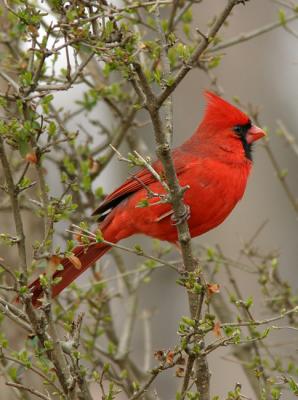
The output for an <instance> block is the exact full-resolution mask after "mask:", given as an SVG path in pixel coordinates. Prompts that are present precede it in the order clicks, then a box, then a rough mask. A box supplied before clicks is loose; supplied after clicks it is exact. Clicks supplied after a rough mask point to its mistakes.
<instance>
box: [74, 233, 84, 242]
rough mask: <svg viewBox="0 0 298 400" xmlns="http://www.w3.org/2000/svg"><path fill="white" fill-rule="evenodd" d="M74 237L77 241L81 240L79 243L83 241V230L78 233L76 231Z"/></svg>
mask: <svg viewBox="0 0 298 400" xmlns="http://www.w3.org/2000/svg"><path fill="white" fill-rule="evenodd" d="M74 239H75V240H76V241H77V242H79V243H82V241H83V240H82V232H77V233H75V234H74Z"/></svg>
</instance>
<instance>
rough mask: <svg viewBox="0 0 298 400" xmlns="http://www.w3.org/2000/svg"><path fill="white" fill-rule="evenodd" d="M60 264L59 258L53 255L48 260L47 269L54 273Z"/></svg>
mask: <svg viewBox="0 0 298 400" xmlns="http://www.w3.org/2000/svg"><path fill="white" fill-rule="evenodd" d="M60 263H61V258H60V257H59V256H57V255H56V254H53V255H52V256H51V258H50V259H49V267H50V269H51V270H52V271H53V272H55V271H56V267H57V265H59V264H60Z"/></svg>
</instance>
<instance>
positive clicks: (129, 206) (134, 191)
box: [30, 92, 265, 304]
mask: <svg viewBox="0 0 298 400" xmlns="http://www.w3.org/2000/svg"><path fill="white" fill-rule="evenodd" d="M205 96H206V99H207V107H206V111H205V115H204V117H203V120H202V122H201V124H200V125H199V126H198V128H197V130H196V131H195V132H194V134H193V135H192V137H191V138H190V139H188V140H187V141H186V142H185V143H183V144H182V145H181V146H180V147H177V148H175V149H174V150H173V152H172V157H173V160H174V164H175V168H176V173H177V176H178V179H179V182H180V185H181V186H186V185H188V186H189V189H188V190H187V191H186V192H185V195H184V202H185V204H186V205H187V206H188V207H189V210H190V217H189V220H188V224H189V229H190V233H191V236H192V237H195V236H198V235H201V234H203V233H205V232H207V231H209V230H210V229H212V228H215V227H216V226H218V225H219V224H220V223H221V222H223V221H224V220H225V218H226V217H227V216H228V215H229V214H230V212H231V211H232V210H233V208H234V207H235V205H236V204H237V203H238V201H239V200H240V199H241V198H242V196H243V194H244V191H245V187H246V183H247V178H248V175H249V172H250V170H251V167H252V145H253V142H255V141H256V140H258V139H260V138H261V137H263V136H264V135H265V132H264V131H263V130H262V129H260V128H258V127H257V126H255V125H253V124H252V123H251V121H250V119H249V118H248V116H247V115H245V114H244V113H243V112H242V111H240V110H238V109H237V108H236V107H234V106H232V105H231V104H229V103H227V102H226V101H225V100H223V99H222V98H220V97H218V96H216V95H215V94H213V93H210V92H206V93H205ZM153 167H154V169H155V170H156V171H157V172H158V173H159V174H161V173H162V165H161V163H160V161H155V162H154V164H153ZM146 187H147V188H148V189H150V190H151V191H153V192H154V193H158V194H164V193H165V191H164V189H163V187H162V185H161V184H160V182H158V181H157V180H156V179H155V178H154V177H153V175H152V174H151V173H150V172H149V171H148V170H147V169H145V168H143V169H141V170H140V171H139V172H138V173H137V174H136V175H135V176H134V177H131V178H129V179H128V180H126V181H125V182H124V184H123V185H122V186H120V187H119V188H118V189H116V190H115V191H114V192H113V193H112V194H110V195H109V196H107V197H106V198H105V200H104V201H103V202H102V203H101V204H100V205H99V207H98V208H97V209H96V210H95V211H94V213H93V214H94V215H95V214H98V215H100V223H99V229H100V230H101V232H102V234H103V236H104V239H105V240H107V241H109V242H113V243H117V242H118V241H120V240H121V239H124V238H127V237H129V236H131V235H134V234H135V233H143V234H145V235H147V236H151V237H153V238H157V239H160V240H167V241H168V242H171V243H175V242H176V241H177V229H176V227H175V226H174V224H173V221H172V209H171V205H170V204H168V203H166V204H160V203H159V204H156V205H152V204H153V203H154V202H157V201H158V200H159V199H158V198H156V197H155V198H151V199H148V202H149V203H150V205H152V206H148V207H144V208H140V207H138V204H139V202H140V201H141V200H144V199H146V198H147V193H148V191H147V190H146ZM109 248H110V247H109V246H108V245H106V244H103V243H94V244H90V245H89V246H88V247H87V248H84V247H83V246H78V247H76V248H75V249H74V250H73V253H74V255H75V256H76V257H78V258H79V260H80V262H81V268H79V269H78V268H75V266H74V265H73V263H72V262H71V259H69V258H64V259H63V260H61V264H62V265H63V267H64V269H63V270H62V271H61V270H59V271H56V272H55V273H54V275H53V277H54V278H56V277H60V278H62V279H61V280H60V282H59V283H58V284H56V285H54V286H53V287H52V296H53V297H55V296H57V295H58V294H59V293H60V292H61V291H62V290H63V289H64V288H65V287H67V286H68V285H69V284H70V283H71V282H72V281H73V280H74V279H76V278H77V277H78V276H79V275H81V274H82V273H83V272H84V271H85V270H86V269H87V268H88V267H90V266H91V265H92V264H94V263H95V261H97V260H98V259H99V258H100V257H101V256H102V255H103V254H104V253H105V252H106V251H108V250H109ZM30 288H31V292H32V293H33V298H32V301H33V303H34V304H38V299H39V298H40V296H41V295H42V288H41V285H40V281H39V279H37V280H36V281H34V282H33V283H32V284H31V285H30Z"/></svg>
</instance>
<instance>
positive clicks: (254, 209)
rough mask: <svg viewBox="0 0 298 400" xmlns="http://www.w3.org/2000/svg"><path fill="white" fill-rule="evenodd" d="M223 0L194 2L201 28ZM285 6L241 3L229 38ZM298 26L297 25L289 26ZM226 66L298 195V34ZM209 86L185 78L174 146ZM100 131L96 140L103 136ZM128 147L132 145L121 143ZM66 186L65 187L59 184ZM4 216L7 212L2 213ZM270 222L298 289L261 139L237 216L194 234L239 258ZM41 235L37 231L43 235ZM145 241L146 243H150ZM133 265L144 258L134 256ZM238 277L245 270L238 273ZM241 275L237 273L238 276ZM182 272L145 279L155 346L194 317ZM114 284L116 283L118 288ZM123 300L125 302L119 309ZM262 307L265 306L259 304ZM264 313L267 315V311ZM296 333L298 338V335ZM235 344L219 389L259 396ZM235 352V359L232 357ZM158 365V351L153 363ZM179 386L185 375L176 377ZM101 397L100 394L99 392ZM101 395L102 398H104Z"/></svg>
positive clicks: (220, 362)
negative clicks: (291, 143)
mask: <svg viewBox="0 0 298 400" xmlns="http://www.w3.org/2000/svg"><path fill="white" fill-rule="evenodd" d="M224 3H225V2H224V1H222V0H220V1H218V0H217V1H216V0H208V1H204V2H203V3H202V4H198V5H197V6H195V7H194V11H195V17H194V21H195V23H194V25H195V26H198V27H199V28H200V30H201V31H205V30H206V23H207V22H208V21H209V19H210V18H211V17H212V16H214V14H215V13H216V12H219V11H220V10H221V9H222V7H223V5H224ZM279 7H280V6H279V5H277V4H275V3H274V2H273V1H269V0H251V1H250V2H248V3H247V4H246V6H241V5H240V6H238V7H237V8H236V9H235V11H234V12H233V15H232V16H231V17H230V18H229V25H228V26H225V28H224V37H225V39H227V38H230V37H234V36H237V35H239V34H240V33H242V32H250V31H252V30H254V29H258V28H260V27H263V26H264V25H266V24H268V23H271V22H273V21H277V20H278V9H279ZM290 26H291V27H292V28H293V29H294V30H295V29H296V31H297V32H298V23H297V22H294V23H291V25H290ZM223 53H224V54H225V56H224V57H223V59H222V61H221V63H220V66H219V67H218V68H216V69H215V70H214V71H213V73H214V74H215V75H216V76H217V77H218V83H219V85H220V86H221V87H222V88H223V91H224V97H225V98H226V99H227V100H229V101H231V100H232V97H233V96H238V97H239V98H240V99H241V102H242V103H244V104H247V103H252V104H255V105H259V106H260V107H261V113H260V120H261V123H262V125H263V126H266V127H268V128H269V132H270V142H271V145H272V147H273V150H274V153H275V156H276V157H277V159H278V162H279V164H280V166H281V167H282V168H287V169H288V170H289V175H288V178H287V180H288V182H289V185H290V187H291V190H292V192H293V193H296V194H297V193H298V179H297V166H298V161H297V157H296V158H295V155H294V154H293V152H292V151H291V149H290V148H289V147H288V146H287V145H286V143H285V141H284V139H283V138H280V137H278V136H276V135H275V134H274V132H275V130H276V129H277V124H276V121H277V120H278V119H280V120H282V121H283V122H284V123H285V125H286V126H287V128H288V130H289V131H290V132H292V133H293V134H294V135H296V139H297V140H298V131H297V127H298V113H297V99H298V39H297V37H295V36H294V35H292V34H290V33H288V32H286V31H285V30H284V29H283V28H279V29H277V30H274V31H272V32H269V33H267V34H264V35H262V36H260V37H257V38H255V39H253V40H252V41H250V42H246V43H242V44H239V45H235V46H234V47H232V48H229V49H225V50H223ZM206 88H210V80H209V79H208V78H207V77H206V75H205V74H204V73H203V72H202V71H200V70H196V69H194V70H193V71H191V72H190V73H189V74H188V75H187V77H186V79H185V80H184V81H183V82H182V83H181V84H180V86H179V87H178V89H177V90H176V92H175V95H174V144H175V145H179V144H180V143H182V142H183V140H184V139H185V138H187V137H188V136H189V135H190V134H191V133H192V132H193V130H194V129H195V128H196V126H197V124H198V122H199V121H200V119H201V117H202V113H203V109H204V99H203V96H202V92H203V91H204V89H206ZM80 93H81V92H80V88H79V87H76V88H74V89H73V90H72V91H71V92H68V93H60V94H59V96H57V99H56V101H57V103H56V104H57V105H60V106H65V108H66V109H69V107H70V105H71V104H72V103H71V102H70V99H71V101H72V100H73V99H74V98H79V97H80ZM95 113H96V116H97V117H98V116H99V115H102V118H103V120H108V119H110V116H109V115H107V113H106V110H105V109H104V108H98V109H97V110H96V111H95ZM77 124H81V125H83V126H84V127H85V128H86V129H89V128H90V129H92V128H91V127H89V126H88V124H87V122H86V120H84V117H83V116H82V115H81V116H79V117H78V118H77V120H76V121H74V122H73V125H72V127H73V128H74V129H77ZM139 134H140V135H141V136H142V138H143V140H144V141H145V142H146V143H147V146H148V148H149V150H150V151H151V153H152V154H153V153H154V143H153V136H152V130H151V128H150V127H148V128H144V129H143V130H142V131H141V132H140V133H139ZM100 140H101V139H100V138H97V137H95V141H100ZM121 151H122V153H123V154H125V153H126V151H127V147H126V146H125V144H124V145H123V146H122V147H121ZM126 176H127V169H126V166H125V165H124V164H122V163H119V162H118V161H117V160H115V159H114V160H113V162H112V163H111V164H110V165H109V167H108V168H107V169H106V170H105V171H104V173H103V174H101V175H100V177H99V178H98V180H97V181H96V182H95V187H96V186H103V187H104V189H105V191H106V192H109V191H110V190H112V189H114V188H115V187H117V185H119V184H120V183H121V182H122V181H123V180H124V179H125V178H126ZM48 179H49V183H50V185H51V186H52V187H55V185H56V182H55V181H56V179H55V176H54V175H51V174H50V173H49V174H48ZM56 190H57V191H59V187H56ZM1 218H2V216H1ZM265 220H268V223H267V225H266V226H265V228H264V230H263V231H262V232H261V234H260V235H259V236H258V238H257V241H256V243H257V246H258V247H259V248H260V249H262V250H264V251H265V252H266V251H270V250H276V251H278V253H279V254H280V260H281V265H282V275H283V278H285V279H287V280H289V281H290V282H291V283H292V284H293V285H294V287H296V288H297V259H298V230H297V215H296V214H295V212H294V211H293V209H292V207H291V205H290V203H289V201H288V198H287V197H286V195H285V193H284V191H283V189H282V187H281V185H280V182H279V181H278V179H277V177H276V176H275V173H274V171H273V168H272V165H271V163H270V161H269V159H268V156H267V155H266V153H265V151H264V149H263V148H262V144H259V143H258V144H257V146H256V148H255V152H254V168H253V171H252V174H251V177H250V180H249V184H248V188H247V191H246V194H245V197H244V199H243V200H242V201H241V203H240V204H239V205H238V206H237V208H236V209H235V210H234V212H233V213H232V215H231V216H230V217H229V218H228V219H227V220H226V221H225V222H224V223H223V224H222V225H221V226H220V227H218V228H217V229H215V230H214V231H212V232H210V233H208V234H205V235H203V236H201V237H200V238H197V239H195V240H194V243H202V244H206V245H210V246H214V245H215V244H217V243H218V244H220V246H221V248H222V249H223V251H224V253H225V254H226V255H228V256H230V257H235V258H236V257H238V254H239V250H240V248H241V246H242V245H243V242H245V241H247V240H249V238H250V237H251V236H252V235H253V234H254V232H255V231H256V229H257V228H258V227H259V226H260V224H261V223H262V222H263V221H265ZM36 235H38V233H37V234H36ZM136 242H139V243H140V242H142V243H148V241H145V242H144V239H143V238H133V239H131V240H128V241H127V243H128V244H134V243H136ZM145 245H146V244H145ZM125 257H126V259H127V260H128V263H130V262H131V264H132V266H133V265H134V264H133V263H135V262H140V260H139V259H135V258H129V257H127V256H126V255H125ZM105 260H106V262H108V263H109V264H112V259H111V257H110V256H109V255H107V256H105ZM238 275H239V274H238ZM238 275H237V274H236V276H238ZM240 275H241V277H242V278H241V279H242V281H240V287H241V290H242V292H243V296H244V297H248V296H250V295H253V296H254V297H255V298H256V299H257V300H256V305H255V306H254V308H253V313H254V315H255V316H257V317H262V308H261V306H262V304H258V298H259V295H260V293H259V290H258V289H257V288H256V282H255V277H254V276H252V277H251V276H250V275H248V274H246V275H244V274H240ZM87 279H88V273H86V274H84V276H83V277H82V278H81V282H82V283H83V282H84V281H86V280H87ZM175 280H176V275H174V274H173V273H171V272H169V271H168V270H163V269H162V270H159V271H157V272H155V273H154V274H153V278H152V281H151V282H150V283H148V284H146V285H145V286H144V287H143V289H144V295H143V296H142V303H141V304H140V307H139V308H140V310H141V309H142V307H144V308H146V309H148V310H150V311H152V313H153V316H152V320H151V327H152V345H153V346H152V347H153V350H158V349H167V348H168V347H170V346H173V345H174V344H175V343H176V342H177V336H176V331H177V327H178V322H179V319H180V317H181V316H182V315H187V313H188V306H187V301H186V297H185V291H184V290H182V289H181V288H180V287H179V286H178V285H176V284H175ZM219 283H220V284H221V292H222V293H224V294H225V285H226V283H227V281H225V278H224V276H223V280H222V282H219ZM111 290H113V288H112V287H111ZM118 306H119V307H118ZM259 306H260V307H259ZM114 313H115V315H116V316H117V317H118V321H119V327H121V324H122V322H123V321H122V319H121V317H122V312H121V307H120V301H119V304H118V303H117V300H116V301H115V304H114ZM263 316H264V315H263ZM296 339H297V336H296ZM290 340H295V337H294V335H292V336H289V341H290ZM274 341H275V342H277V341H278V335H276V340H275V337H273V342H274ZM143 350H144V347H143V333H142V323H141V318H139V327H138V329H137V331H136V334H135V338H134V348H133V349H132V351H133V352H134V354H135V355H136V358H137V359H139V360H142V356H143ZM229 354H230V350H229V349H223V350H218V351H217V352H216V353H215V354H214V355H212V357H211V362H210V369H211V372H212V384H211V386H212V394H213V395H216V394H218V395H220V396H222V397H223V396H224V394H225V393H227V392H228V390H231V389H232V388H233V387H234V385H235V383H236V382H238V381H239V382H242V383H243V393H244V394H245V395H246V396H248V397H251V398H254V397H253V396H254V395H253V392H252V391H251V389H250V387H249V384H248V382H247V380H246V378H245V376H244V374H243V372H242V370H241V368H240V366H239V365H238V364H236V363H234V362H231V361H226V360H225V359H224V357H226V356H229ZM230 358H232V357H230ZM154 363H155V361H154V359H153V357H152V360H151V366H153V365H154ZM173 373H174V371H172V370H170V371H169V372H168V373H167V374H165V375H162V377H161V378H159V379H158V380H157V383H156V387H157V388H158V393H159V396H160V398H161V399H164V400H170V399H173V398H174V394H175V390H176V388H175V387H173V382H175V381H174V380H173V379H169V378H171V375H172V374H173ZM176 382H177V384H180V382H179V380H178V379H177V380H176ZM98 396H99V394H98ZM98 398H100V397H98Z"/></svg>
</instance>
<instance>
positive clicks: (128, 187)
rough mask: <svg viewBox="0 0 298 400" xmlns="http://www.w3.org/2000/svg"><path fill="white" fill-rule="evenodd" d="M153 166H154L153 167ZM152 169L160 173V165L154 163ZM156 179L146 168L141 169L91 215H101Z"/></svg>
mask: <svg viewBox="0 0 298 400" xmlns="http://www.w3.org/2000/svg"><path fill="white" fill-rule="evenodd" d="M154 164H155V165H154ZM154 164H153V167H154V169H155V170H156V171H157V172H158V173H160V171H161V166H160V163H159V162H158V163H154ZM155 181H156V179H155V178H154V176H153V175H152V174H151V172H149V171H148V170H147V169H146V168H144V169H141V170H140V171H139V172H137V173H136V174H134V175H133V176H132V177H131V178H129V179H127V180H126V181H125V182H124V183H123V184H122V185H121V186H119V187H118V188H117V189H116V190H114V192H112V193H111V194H109V195H108V196H107V197H106V198H105V199H104V200H103V202H102V203H101V204H100V205H99V207H97V209H96V210H95V211H94V212H93V213H92V215H97V214H102V213H104V212H106V211H108V210H109V209H111V208H113V207H115V206H116V205H117V204H119V203H120V202H121V201H122V200H123V199H125V198H126V197H127V196H129V195H130V194H132V193H135V192H137V191H138V190H140V189H143V188H144V187H145V186H148V185H150V184H151V183H153V182H155Z"/></svg>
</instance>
